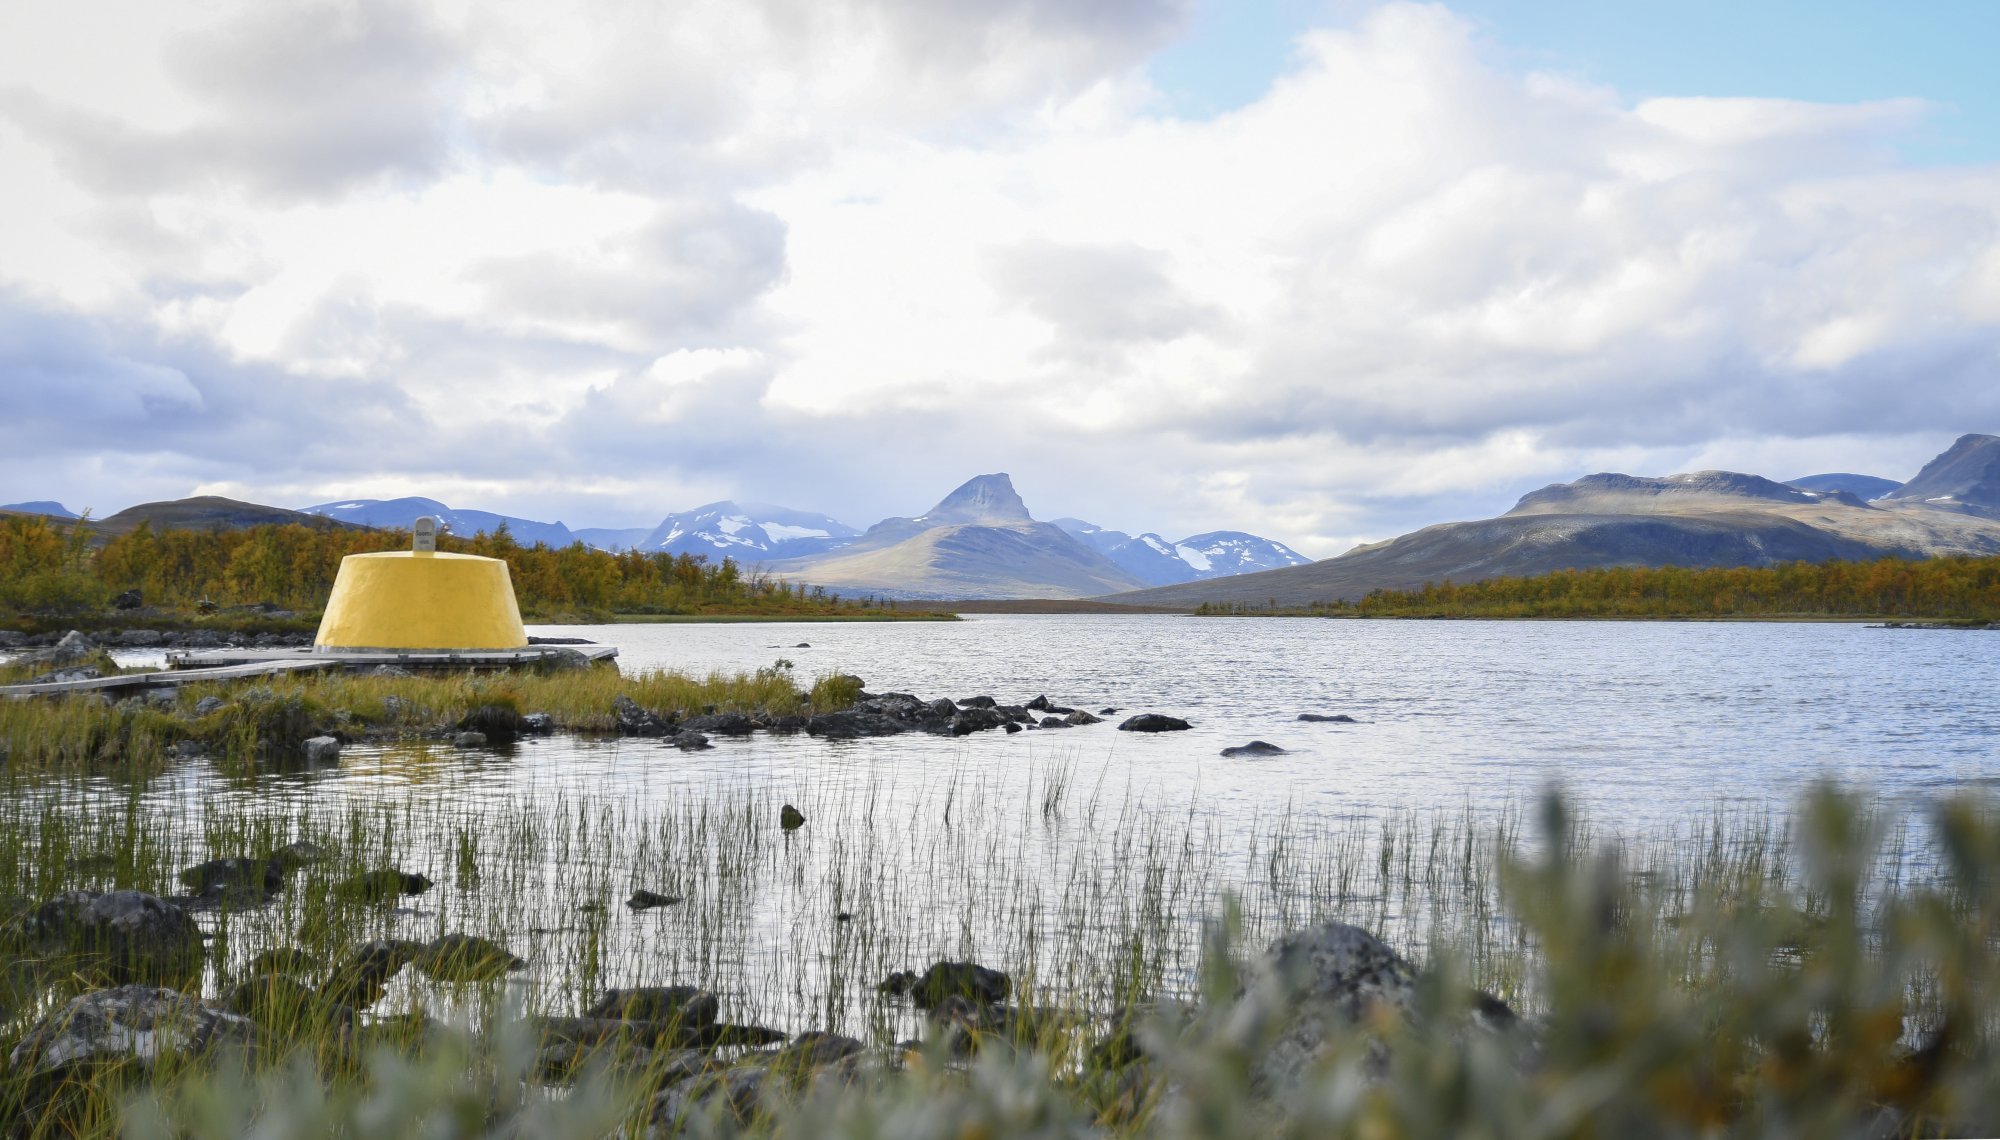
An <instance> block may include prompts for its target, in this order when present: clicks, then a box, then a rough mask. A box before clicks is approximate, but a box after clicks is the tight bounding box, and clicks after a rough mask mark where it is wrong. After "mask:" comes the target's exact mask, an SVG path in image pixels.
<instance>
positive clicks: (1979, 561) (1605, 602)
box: [1195, 557, 2000, 625]
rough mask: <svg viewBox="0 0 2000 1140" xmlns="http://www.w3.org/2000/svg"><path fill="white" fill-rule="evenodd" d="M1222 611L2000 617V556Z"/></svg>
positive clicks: (1423, 593)
mask: <svg viewBox="0 0 2000 1140" xmlns="http://www.w3.org/2000/svg"><path fill="white" fill-rule="evenodd" d="M1195 612H1196V613H1198V614H1201V615H1203V616H1217V617H1267V616H1285V617H1293V616H1303V617H1394V618H1659V619H1675V620H1688V619H1705V620H1727V619H1732V618H1733V619H1753V620H1782V621H1814V620H1838V621H1917V622H1940V623H1963V624H1969V625H1983V624H1987V623H1993V622H2000V558H1965V557H1952V558H1925V559H1906V558H1883V559H1878V560H1877V561H1874V562H1821V563H1811V562H1791V563H1785V564H1783V565H1779V566H1758V567H1750V566H1733V567H1697V568H1690V567H1683V566H1658V567H1644V566H1639V567H1633V566H1617V567H1609V568H1604V569H1593V570H1558V571H1555V572H1554V573H1550V574H1541V575H1536V576H1533V577H1525V578H1508V577H1501V578H1489V579H1486V580H1484V581H1479V582H1465V583H1457V582H1450V581H1446V582H1442V583H1437V582H1429V583H1425V584H1424V585H1423V586H1422V587H1419V588H1417V589H1412V590H1373V591H1370V592H1369V593H1368V595H1367V596H1366V597H1364V598H1362V599H1361V600H1360V601H1345V600H1335V601H1326V602H1313V603H1311V604H1308V605H1302V606H1280V605H1274V604H1266V605H1259V604H1255V603H1207V604H1204V605H1202V606H1200V607H1198V608H1197V609H1196V611H1195Z"/></svg>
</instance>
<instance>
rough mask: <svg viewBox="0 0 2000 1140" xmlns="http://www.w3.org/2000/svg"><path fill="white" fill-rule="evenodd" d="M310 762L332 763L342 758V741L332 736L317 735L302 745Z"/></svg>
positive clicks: (307, 760)
mask: <svg viewBox="0 0 2000 1140" xmlns="http://www.w3.org/2000/svg"><path fill="white" fill-rule="evenodd" d="M301 747H302V748H303V750H304V751H305V756H306V763H308V764H331V763H333V762H334V761H336V760H338V759H340V741H339V739H338V738H336V737H332V736H315V737H312V738H310V739H308V740H307V741H306V742H305V744H303V745H302V746H301Z"/></svg>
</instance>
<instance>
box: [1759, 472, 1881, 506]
mask: <svg viewBox="0 0 2000 1140" xmlns="http://www.w3.org/2000/svg"><path fill="white" fill-rule="evenodd" d="M1785 486H1787V487H1796V488H1798V489H1799V490H1801V491H1826V492H1836V493H1837V492H1840V491H1845V492H1847V493H1848V494H1850V495H1853V496H1854V497H1855V498H1857V499H1860V500H1861V501H1862V502H1864V503H1865V502H1867V501H1868V500H1870V499H1880V498H1882V497H1883V496H1885V495H1891V494H1894V493H1895V491H1896V490H1897V488H1899V487H1901V486H1902V484H1901V483H1898V482H1896V481H1895V480H1894V479H1884V478H1882V477H1881V476H1880V475H1856V474H1853V473H1852V472H1848V471H1833V472H1829V473H1828V474H1825V475H1808V476H1806V477H1805V478H1803V479H1788V480H1786V481H1785Z"/></svg>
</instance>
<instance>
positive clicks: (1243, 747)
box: [1222, 740, 1286, 756]
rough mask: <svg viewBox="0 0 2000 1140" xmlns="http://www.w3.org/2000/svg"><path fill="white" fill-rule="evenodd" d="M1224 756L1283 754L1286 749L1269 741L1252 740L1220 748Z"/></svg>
mask: <svg viewBox="0 0 2000 1140" xmlns="http://www.w3.org/2000/svg"><path fill="white" fill-rule="evenodd" d="M1222 754H1223V755H1224V756H1283V755H1285V754H1286V750H1285V749H1283V748H1280V747H1278V746H1277V745H1275V744H1272V743H1270V742H1269V741H1264V740H1253V741H1251V742H1250V743H1248V744H1238V745H1236V746H1235V747H1232V748H1225V749H1223V750H1222Z"/></svg>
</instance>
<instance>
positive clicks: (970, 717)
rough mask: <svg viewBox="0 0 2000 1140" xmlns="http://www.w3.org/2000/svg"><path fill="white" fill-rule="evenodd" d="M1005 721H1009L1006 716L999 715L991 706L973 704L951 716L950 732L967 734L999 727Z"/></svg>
mask: <svg viewBox="0 0 2000 1140" xmlns="http://www.w3.org/2000/svg"><path fill="white" fill-rule="evenodd" d="M1007 723H1009V721H1008V720H1007V718H1006V717H1003V716H1001V715H1000V714H999V713H998V712H996V711H994V710H993V709H992V708H990V707H986V708H982V707H978V706H975V707H973V708H969V709H966V710H964V711H962V712H960V713H958V714H957V715H956V716H953V717H952V718H951V734H952V735H953V736H969V735H971V734H972V733H975V732H984V731H985V730H987V729H989V728H999V727H1000V726H1001V725H1003V724H1007Z"/></svg>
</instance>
